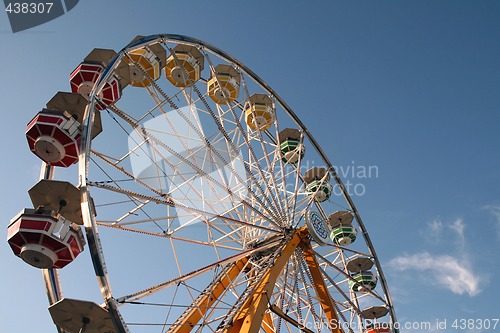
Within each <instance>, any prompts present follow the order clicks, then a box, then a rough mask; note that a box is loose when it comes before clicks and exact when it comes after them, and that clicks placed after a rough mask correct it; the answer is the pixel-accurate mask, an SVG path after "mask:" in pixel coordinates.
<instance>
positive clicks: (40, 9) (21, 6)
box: [5, 2, 54, 14]
mask: <svg viewBox="0 0 500 333" xmlns="http://www.w3.org/2000/svg"><path fill="white" fill-rule="evenodd" d="M53 5H54V3H53V2H45V3H43V2H39V3H36V2H9V3H8V4H7V6H6V7H5V11H6V12H7V13H9V14H49V13H50V10H51V9H52V6H53Z"/></svg>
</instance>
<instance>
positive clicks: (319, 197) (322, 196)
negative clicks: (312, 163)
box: [303, 167, 332, 202]
mask: <svg viewBox="0 0 500 333" xmlns="http://www.w3.org/2000/svg"><path fill="white" fill-rule="evenodd" d="M303 178H304V182H305V183H306V193H307V194H308V195H309V196H313V197H314V199H315V200H316V201H318V202H323V201H326V200H328V199H329V198H330V195H331V194H332V184H330V174H329V173H328V171H327V170H326V169H325V168H319V167H314V168H311V169H309V170H307V171H306V173H305V174H304V177H303Z"/></svg>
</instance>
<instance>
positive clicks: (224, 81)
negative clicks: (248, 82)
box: [207, 64, 241, 104]
mask: <svg viewBox="0 0 500 333" xmlns="http://www.w3.org/2000/svg"><path fill="white" fill-rule="evenodd" d="M240 80H241V78H240V74H239V73H238V72H237V71H236V69H234V68H233V67H232V66H230V65H225V64H219V65H217V66H215V68H214V71H213V73H211V78H210V80H209V81H208V84H207V89H208V95H209V96H210V98H211V99H212V100H213V101H214V102H215V103H217V104H226V103H231V102H233V101H234V100H235V99H236V98H238V94H239V92H240Z"/></svg>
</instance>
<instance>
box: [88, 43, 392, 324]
mask: <svg viewBox="0 0 500 333" xmlns="http://www.w3.org/2000/svg"><path fill="white" fill-rule="evenodd" d="M154 42H165V43H166V42H175V43H185V44H189V45H196V46H201V47H203V48H206V49H208V50H209V51H211V52H214V53H215V54H217V55H218V56H220V57H221V58H223V59H224V60H226V61H227V62H229V63H232V64H235V65H236V66H237V67H238V68H239V69H241V70H242V71H243V72H244V73H245V74H247V75H248V76H249V77H250V78H252V79H253V80H254V81H255V82H256V83H257V84H258V85H259V86H260V87H261V88H263V89H264V90H265V91H267V92H268V93H269V94H270V95H272V96H273V98H274V99H275V100H276V101H277V102H278V103H279V104H280V105H281V107H282V108H283V110H284V111H286V113H287V114H288V116H290V117H291V118H292V119H293V121H294V122H295V123H296V124H297V126H299V127H300V129H301V130H302V131H303V133H304V135H305V136H306V137H307V138H308V139H309V141H310V143H311V144H312V145H313V146H314V149H315V150H316V151H317V152H318V154H319V155H320V157H321V159H322V161H323V162H324V163H325V164H326V167H327V169H328V172H329V173H331V174H332V175H333V178H334V179H335V181H336V183H337V184H338V185H339V188H340V190H341V193H342V195H343V196H344V198H345V200H346V202H347V203H348V206H349V209H350V211H351V212H352V214H354V216H355V218H356V220H357V222H358V224H359V226H360V228H361V229H362V230H361V231H362V235H363V237H364V238H365V241H366V242H367V245H368V249H369V251H370V255H371V257H372V258H373V259H374V261H375V265H376V267H377V271H378V273H379V277H380V281H381V284H382V288H383V290H384V294H385V295H386V298H387V299H386V302H387V304H388V305H389V306H390V316H391V319H392V321H393V322H396V317H395V313H394V310H393V303H392V299H391V297H390V293H389V289H388V287H387V281H386V279H385V277H384V274H383V270H382V267H381V265H380V262H379V259H378V256H377V254H376V252H375V248H374V246H373V244H372V242H371V239H370V237H369V235H368V232H367V231H366V228H365V226H364V223H363V221H362V219H361V216H360V214H359V212H358V210H357V209H356V206H355V204H354V202H353V200H352V198H351V197H350V195H349V193H348V191H347V190H346V188H345V186H344V185H343V182H342V180H341V179H340V177H339V175H338V174H337V172H336V170H335V168H334V167H333V165H332V163H331V162H330V160H329V158H328V157H327V156H326V154H325V153H324V151H323V150H322V148H321V146H320V145H319V143H318V142H317V141H316V139H315V138H314V137H313V135H312V134H311V133H310V131H309V130H308V129H307V127H306V126H305V124H304V123H303V122H302V121H301V120H300V118H299V117H298V116H297V115H296V114H295V113H294V112H293V110H292V109H291V108H290V107H289V106H288V104H287V103H286V102H285V101H284V100H283V99H282V98H281V97H280V96H279V95H278V94H277V93H276V92H275V91H274V90H273V89H272V88H271V87H270V86H269V85H268V84H267V83H266V82H265V81H264V80H262V79H261V78H260V77H259V76H258V75H257V74H255V73H254V72H253V71H252V70H251V69H250V68H248V67H247V66H245V65H244V64H243V63H242V62H240V61H238V60H237V59H236V58H234V57H232V56H230V55H229V54H227V53H226V52H224V51H222V50H220V49H219V48H217V47H215V46H213V45H211V44H208V43H206V42H203V41H201V40H198V39H195V38H192V37H188V36H183V35H177V34H157V35H151V36H147V37H143V38H142V39H140V40H139V41H136V42H134V43H131V44H129V45H127V46H126V47H124V48H123V49H122V50H121V51H120V52H118V54H117V55H116V56H115V57H114V58H113V59H112V60H111V61H110V63H109V64H108V65H107V66H106V68H105V71H104V72H103V74H102V75H101V77H100V79H99V81H98V82H97V83H96V84H95V86H94V88H93V89H92V92H91V95H90V99H89V103H88V104H87V109H86V112H85V116H84V119H83V133H84V135H83V136H82V142H81V146H82V148H83V149H81V150H80V156H79V167H78V169H79V177H80V184H81V192H82V213H83V217H84V221H85V229H86V234H87V238H88V239H89V238H90V239H91V240H94V243H92V242H89V248H93V251H91V256H92V260H93V261H94V260H95V262H94V267H95V268H96V273H97V274H96V275H97V276H98V279H99V280H100V281H99V282H100V285H101V289H103V288H104V290H105V292H104V293H103V295H105V297H104V298H105V303H106V306H107V307H108V309H109V310H110V314H111V315H112V316H113V317H114V318H115V320H117V321H120V322H122V323H123V327H121V328H119V330H120V332H122V331H123V332H128V328H127V326H126V325H125V323H124V322H123V319H122V318H121V316H120V314H119V311H118V309H117V304H116V300H115V299H114V298H113V294H112V292H111V284H110V282H109V280H108V277H107V276H106V268H105V260H104V256H103V253H102V252H101V251H100V250H99V248H100V240H99V236H98V234H97V233H96V232H95V230H97V228H98V227H97V223H96V220H95V215H94V212H93V209H94V207H93V203H92V202H91V200H90V191H89V184H88V180H87V177H86V176H87V174H88V168H89V163H90V159H89V158H90V151H91V132H92V126H93V117H92V116H93V113H94V112H96V108H95V106H96V103H97V100H96V93H97V92H98V91H100V90H101V89H102V87H103V85H104V84H105V83H106V81H107V79H109V76H110V75H112V73H113V70H114V69H115V68H116V66H117V65H118V63H119V62H120V60H121V59H122V58H123V57H124V56H125V55H126V54H127V53H128V52H130V51H131V50H134V49H137V48H140V47H141V46H145V45H149V44H152V43H154ZM98 271H99V272H98ZM106 295H107V297H106Z"/></svg>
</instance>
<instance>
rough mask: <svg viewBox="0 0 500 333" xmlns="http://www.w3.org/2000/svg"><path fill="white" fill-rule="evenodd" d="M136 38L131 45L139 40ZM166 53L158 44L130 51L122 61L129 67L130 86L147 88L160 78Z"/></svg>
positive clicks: (139, 37)
mask: <svg viewBox="0 0 500 333" xmlns="http://www.w3.org/2000/svg"><path fill="white" fill-rule="evenodd" d="M142 37H143V36H137V37H136V38H134V39H133V40H132V41H131V43H133V42H135V41H137V40H139V39H141V38H142ZM166 57H167V55H166V51H165V49H164V48H163V47H161V46H160V45H159V44H153V45H149V46H145V47H142V48H140V49H137V50H134V51H131V52H129V53H128V54H127V56H126V57H124V58H123V60H124V61H125V62H126V63H127V64H128V65H129V71H130V75H129V76H130V85H131V86H134V87H148V86H150V85H151V84H152V81H156V80H158V79H159V78H160V76H161V70H162V68H163V66H165V62H166Z"/></svg>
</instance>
